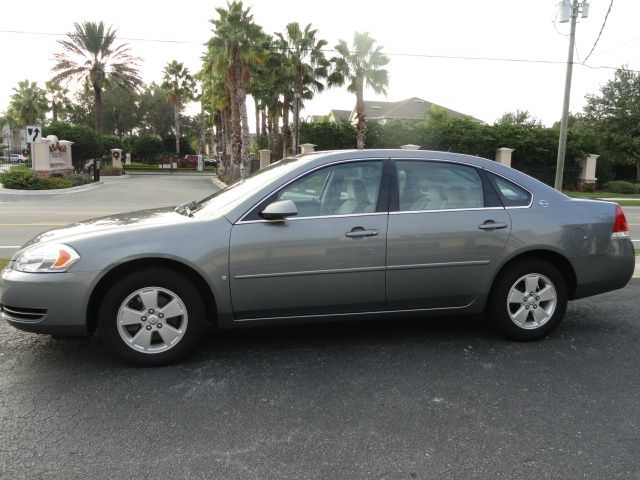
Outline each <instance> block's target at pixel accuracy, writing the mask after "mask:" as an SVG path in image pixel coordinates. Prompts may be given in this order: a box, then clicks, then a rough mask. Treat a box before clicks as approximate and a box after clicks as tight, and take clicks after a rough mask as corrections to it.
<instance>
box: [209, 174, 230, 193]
mask: <svg viewBox="0 0 640 480" xmlns="http://www.w3.org/2000/svg"><path fill="white" fill-rule="evenodd" d="M211 183H213V184H214V185H215V186H216V187H218V188H219V189H220V190H222V189H225V188H227V187H228V186H229V185H227V184H226V183H224V182H223V181H222V180H220V179H219V178H218V177H211Z"/></svg>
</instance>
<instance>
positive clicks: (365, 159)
mask: <svg viewBox="0 0 640 480" xmlns="http://www.w3.org/2000/svg"><path fill="white" fill-rule="evenodd" d="M388 158H389V157H369V158H350V159H346V160H345V159H343V160H336V161H335V162H330V163H325V164H323V165H319V166H317V167H315V168H312V169H311V170H307V171H305V172H302V173H301V174H300V175H298V176H296V177H295V178H292V179H291V180H289V181H288V182H287V183H285V184H284V185H280V187H278V188H277V189H275V190H272V191H271V192H270V193H269V194H267V195H265V196H264V197H263V198H262V199H260V200H259V201H257V202H256V203H254V204H253V206H252V207H251V208H250V209H248V210H247V211H246V212H244V214H243V215H242V216H241V217H240V220H238V221H236V223H235V224H234V225H238V224H241V223H260V222H263V221H264V222H267V221H268V222H272V221H273V220H247V221H245V220H244V217H246V216H247V215H249V214H250V213H251V212H253V209H254V208H256V207H257V206H258V205H260V204H261V203H262V202H264V201H265V200H266V199H267V198H269V197H270V196H271V195H273V194H274V193H276V192H279V191H280V190H282V189H283V188H285V187H287V186H289V185H290V184H292V183H293V182H295V181H296V180H298V179H299V178H301V177H304V176H305V175H307V174H309V173H313V172H315V171H317V170H321V169H323V168H325V167H330V166H332V165H339V164H341V163H352V162H377V161H379V162H384V161H385V160H387V159H388ZM382 181H383V176H382V174H381V175H380V182H381V183H382ZM378 190H380V185H378ZM378 193H380V192H379V191H378ZM373 213H381V214H385V215H386V214H387V212H373ZM349 215H362V214H349ZM338 216H345V215H338ZM333 217H335V216H334V215H326V216H324V218H333ZM304 218H319V217H300V219H304ZM287 220H293V217H292V218H288V219H287ZM277 221H282V220H277Z"/></svg>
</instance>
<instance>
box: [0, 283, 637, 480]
mask: <svg viewBox="0 0 640 480" xmlns="http://www.w3.org/2000/svg"><path fill="white" fill-rule="evenodd" d="M639 295H640V280H638V279H634V280H632V282H631V284H630V285H629V286H627V287H626V288H625V289H624V290H621V291H619V292H614V293H610V294H606V295H602V296H598V297H594V298H592V299H588V300H580V301H577V302H574V303H572V304H570V307H569V310H568V312H567V317H566V319H565V322H564V324H563V325H561V327H560V328H559V329H558V330H557V331H556V332H555V333H554V334H553V335H552V336H551V337H550V338H548V339H546V340H544V341H541V342H536V343H514V342H511V341H507V340H503V339H502V338H501V337H498V336H496V335H494V334H493V333H491V332H489V331H488V330H487V329H486V328H485V326H484V324H483V323H482V321H480V320H479V319H477V318H441V319H433V320H425V321H420V320H402V321H400V320H395V321H393V320H392V321H385V322H375V323H367V324H366V325H362V324H340V325H316V326H307V327H304V326H302V327H295V328H292V327H287V328H284V327H281V328H269V329H260V330H246V331H234V332H219V333H213V332H212V333H211V334H209V335H208V336H207V337H206V338H205V340H204V341H203V342H202V345H201V347H200V349H199V350H198V352H197V353H196V354H195V355H193V356H192V357H190V358H189V359H188V360H186V361H184V362H183V363H181V364H179V365H175V366H171V367H164V368H157V369H135V368H129V367H124V366H122V365H120V364H118V363H115V362H114V361H113V360H112V359H111V358H110V357H109V356H108V355H107V353H106V352H105V350H104V348H103V347H102V344H101V343H100V341H99V338H92V339H90V340H78V341H56V340H52V339H50V338H48V337H39V336H34V335H29V334H26V333H22V332H18V331H16V330H14V329H12V328H10V327H9V326H7V325H6V324H4V323H3V324H2V325H0V410H1V414H0V418H1V421H2V425H1V428H0V445H1V446H0V465H2V471H3V473H2V475H0V476H2V477H3V478H11V479H17V478H105V479H106V478H166V479H173V478H203V479H204V478H207V479H208V478H225V479H236V478H237V479H249V478H255V479H294V478H295V479H299V478H314V479H315V478H317V479H326V478H362V479H371V478H382V479H403V478H406V479H413V478H423V479H424V478H441V479H459V478H520V479H527V478H531V479H540V478H558V479H560V478H562V479H566V478H588V479H590V478H593V479H602V478H607V479H630V478H638V476H639V475H640V465H639V464H638V461H637V459H638V458H639V456H640V389H639V388H638V386H639V384H640V357H639V355H638V345H639V344H640V322H639V321H638V316H637V299H638V296H639Z"/></svg>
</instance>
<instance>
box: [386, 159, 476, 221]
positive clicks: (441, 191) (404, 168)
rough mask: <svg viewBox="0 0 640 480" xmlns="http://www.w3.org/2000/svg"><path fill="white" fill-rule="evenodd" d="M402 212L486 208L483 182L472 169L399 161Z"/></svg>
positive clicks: (433, 163) (461, 166)
mask: <svg viewBox="0 0 640 480" xmlns="http://www.w3.org/2000/svg"><path fill="white" fill-rule="evenodd" d="M396 174H397V178H398V196H399V206H400V210H404V211H420V210H448V209H466V208H483V207H484V196H483V192H482V180H481V179H480V175H479V174H478V171H477V170H476V169H475V168H473V167H468V166H465V165H459V164H455V163H444V162H431V161H426V162H425V161H415V160H398V161H396Z"/></svg>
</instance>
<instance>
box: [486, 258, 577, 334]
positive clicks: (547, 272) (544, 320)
mask: <svg viewBox="0 0 640 480" xmlns="http://www.w3.org/2000/svg"><path fill="white" fill-rule="evenodd" d="M567 299H568V295H567V286H566V282H565V280H564V277H563V276H562V274H561V273H560V272H559V271H558V270H557V269H556V268H555V267H554V266H553V265H551V264H550V263H548V262H545V261H542V260H535V259H526V260H522V261H520V262H518V263H515V264H513V265H511V266H509V267H507V268H506V269H505V270H504V271H503V272H502V273H501V274H500V275H499V276H498V278H497V279H496V281H495V284H494V287H493V289H492V292H491V296H490V298H489V305H488V318H489V321H490V322H491V324H492V325H493V326H494V327H495V328H496V329H497V330H498V331H500V332H501V333H502V334H503V335H505V336H507V337H509V338H512V339H514V340H523V341H527V340H538V339H541V338H544V337H545V336H546V335H548V334H549V333H550V332H551V331H553V330H554V329H555V328H556V327H557V326H558V324H559V323H560V321H561V320H562V317H564V313H565V311H566V308H567Z"/></svg>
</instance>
